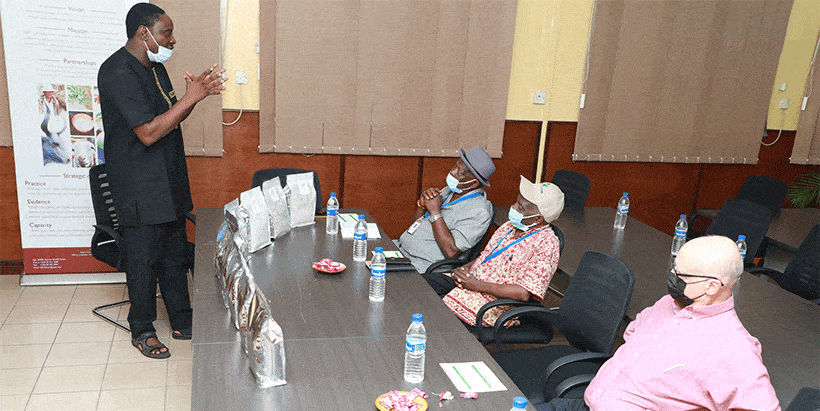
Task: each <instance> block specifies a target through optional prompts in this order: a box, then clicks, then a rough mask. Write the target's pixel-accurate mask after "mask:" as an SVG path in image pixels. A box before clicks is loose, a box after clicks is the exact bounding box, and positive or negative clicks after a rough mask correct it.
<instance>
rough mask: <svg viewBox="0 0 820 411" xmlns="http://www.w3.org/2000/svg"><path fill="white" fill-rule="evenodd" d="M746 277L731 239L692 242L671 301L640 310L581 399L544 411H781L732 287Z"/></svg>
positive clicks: (671, 283)
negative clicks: (742, 275)
mask: <svg viewBox="0 0 820 411" xmlns="http://www.w3.org/2000/svg"><path fill="white" fill-rule="evenodd" d="M742 273H743V261H742V260H741V258H740V253H739V252H738V250H737V246H736V245H735V243H734V242H733V241H732V240H730V239H729V238H727V237H720V236H709V237H700V238H697V239H694V240H692V241H689V242H687V243H686V244H685V245H684V246H683V248H681V250H680V253H679V254H678V257H677V259H676V261H675V267H674V268H673V269H672V272H671V273H670V277H669V280H668V282H667V288H668V290H669V295H667V296H664V297H663V298H661V299H660V300H658V302H657V303H655V305H653V306H652V307H649V308H646V309H644V310H643V311H641V312H640V313H639V314H638V315H637V316H636V318H635V321H632V322H631V323H630V324H629V326H628V327H627V329H626V332H624V341H626V343H625V344H624V345H622V346H621V347H620V348H618V350H617V351H616V352H615V355H614V356H613V357H612V358H611V359H610V360H609V361H607V362H606V363H604V365H603V366H602V367H601V369H600V370H598V373H597V374H596V376H595V379H593V380H592V383H590V385H589V387H587V389H586V392H585V393H584V399H583V400H553V401H552V402H550V403H549V404H547V408H546V409H547V410H555V411H558V410H593V411H605V410H606V411H610V410H618V411H621V410H624V411H632V410H635V411H637V410H640V411H643V410H664V411H667V410H668V411H679V410H680V411H683V410H761V411H773V410H774V411H776V410H780V405H779V403H778V400H777V397H776V396H775V392H774V388H772V384H771V382H770V381H769V373H768V371H767V370H766V367H765V366H764V365H763V361H762V358H761V355H760V353H761V347H760V342H759V341H758V340H757V339H756V338H754V337H752V336H751V335H750V334H749V332H748V331H746V329H745V328H744V327H743V324H741V323H740V320H739V319H738V317H737V314H736V313H735V310H734V299H733V297H732V286H734V285H735V283H736V282H737V280H738V279H739V278H740V275H741V274H742Z"/></svg>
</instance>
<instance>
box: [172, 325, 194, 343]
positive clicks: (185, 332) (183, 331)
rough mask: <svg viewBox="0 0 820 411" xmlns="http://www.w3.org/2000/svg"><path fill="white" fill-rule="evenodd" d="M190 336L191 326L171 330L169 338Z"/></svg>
mask: <svg viewBox="0 0 820 411" xmlns="http://www.w3.org/2000/svg"><path fill="white" fill-rule="evenodd" d="M192 336H193V334H192V331H191V327H188V328H183V329H181V330H175V331H171V338H173V339H175V340H190V339H191V338H192Z"/></svg>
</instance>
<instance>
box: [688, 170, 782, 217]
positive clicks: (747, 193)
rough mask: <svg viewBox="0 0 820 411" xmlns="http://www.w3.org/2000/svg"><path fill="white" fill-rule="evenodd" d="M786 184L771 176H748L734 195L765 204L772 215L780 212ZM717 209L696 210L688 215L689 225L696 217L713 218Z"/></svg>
mask: <svg viewBox="0 0 820 411" xmlns="http://www.w3.org/2000/svg"><path fill="white" fill-rule="evenodd" d="M787 190H788V186H787V185H786V183H784V182H782V181H780V180H778V179H776V178H771V177H763V176H749V178H747V179H746V182H744V183H743V187H741V188H740V191H739V192H738V193H737V195H736V196H735V198H736V199H738V200H746V201H749V202H752V203H755V204H760V205H762V206H766V208H767V209H769V212H770V213H771V215H772V217H774V216H776V215H778V214H779V213H780V206H781V205H782V204H783V200H785V199H786V191H787ZM717 212H718V210H715V209H713V208H702V209H699V210H696V211H695V212H694V213H692V215H691V216H689V227H692V224H693V223H694V222H695V218H697V217H705V218H709V219H714V218H715V216H716V215H717Z"/></svg>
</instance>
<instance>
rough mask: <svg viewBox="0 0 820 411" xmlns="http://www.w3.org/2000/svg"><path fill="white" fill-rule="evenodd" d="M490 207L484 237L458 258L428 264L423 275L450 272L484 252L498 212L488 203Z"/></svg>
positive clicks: (493, 205) (496, 208) (494, 206)
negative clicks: (490, 214) (490, 210)
mask: <svg viewBox="0 0 820 411" xmlns="http://www.w3.org/2000/svg"><path fill="white" fill-rule="evenodd" d="M490 205H491V206H492V216H490V225H489V226H487V231H485V232H484V236H482V237H481V240H479V241H478V242H477V243H476V244H475V245H473V246H472V247H470V248H469V249H467V251H465V252H463V253H461V255H460V256H458V258H446V259H444V260H439V261H436V262H434V263H433V264H430V266H429V267H427V270H426V271H425V272H424V274H425V275H427V274H431V273H449V272H452V271H453V270H454V269H455V268H456V267H461V266H462V265H464V264H467V263H469V262H470V261H473V260H475V259H476V258H478V255H479V254H481V251H482V250H484V244H486V243H487V241H488V240H489V239H490V233H492V232H493V221H495V214H496V213H497V212H498V207H496V205H495V204H493V203H490Z"/></svg>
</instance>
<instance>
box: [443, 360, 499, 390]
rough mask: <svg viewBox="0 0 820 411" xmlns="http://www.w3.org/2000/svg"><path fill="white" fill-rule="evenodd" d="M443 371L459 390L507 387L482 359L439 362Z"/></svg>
mask: <svg viewBox="0 0 820 411" xmlns="http://www.w3.org/2000/svg"><path fill="white" fill-rule="evenodd" d="M439 365H440V366H441V368H443V369H444V373H445V374H447V376H448V377H450V381H452V382H453V384H454V385H455V386H456V389H457V390H459V391H461V392H490V391H506V390H507V387H505V386H504V384H502V383H501V381H500V380H499V379H498V377H496V376H495V374H494V373H493V372H492V371H491V370H490V367H487V364H484V362H483V361H475V362H455V363H440V364H439Z"/></svg>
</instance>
